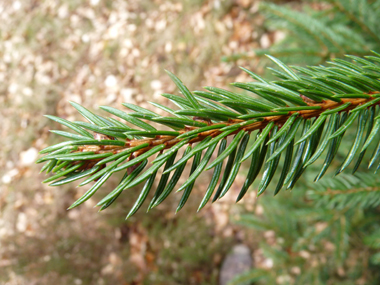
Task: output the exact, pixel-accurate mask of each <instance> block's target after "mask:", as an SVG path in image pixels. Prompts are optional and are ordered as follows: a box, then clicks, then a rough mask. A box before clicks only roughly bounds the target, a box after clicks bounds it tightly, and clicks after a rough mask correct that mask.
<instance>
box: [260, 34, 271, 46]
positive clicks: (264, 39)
mask: <svg viewBox="0 0 380 285" xmlns="http://www.w3.org/2000/svg"><path fill="white" fill-rule="evenodd" d="M260 45H261V48H264V49H265V48H269V47H270V45H271V43H270V39H269V36H268V34H264V35H262V37H261V39H260Z"/></svg>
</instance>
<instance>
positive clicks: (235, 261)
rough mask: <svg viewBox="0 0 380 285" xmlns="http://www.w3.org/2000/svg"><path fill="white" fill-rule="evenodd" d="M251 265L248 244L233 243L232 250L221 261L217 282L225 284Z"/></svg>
mask: <svg viewBox="0 0 380 285" xmlns="http://www.w3.org/2000/svg"><path fill="white" fill-rule="evenodd" d="M251 267H252V257H251V251H250V249H249V248H248V246H246V245H244V244H238V245H235V246H234V247H233V248H232V252H231V253H230V254H228V255H227V257H226V258H225V260H224V261H223V264H222V268H221V270H220V278H219V284H220V285H227V284H228V283H229V282H230V281H231V280H232V279H233V278H234V277H236V276H238V275H240V274H242V273H244V272H246V271H248V270H249V269H251ZM243 284H245V283H243Z"/></svg>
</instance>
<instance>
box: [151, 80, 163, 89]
mask: <svg viewBox="0 0 380 285" xmlns="http://www.w3.org/2000/svg"><path fill="white" fill-rule="evenodd" d="M150 87H151V88H152V89H153V90H160V89H161V88H162V83H161V81H160V80H153V81H152V82H150Z"/></svg>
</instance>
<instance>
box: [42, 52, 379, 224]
mask: <svg viewBox="0 0 380 285" xmlns="http://www.w3.org/2000/svg"><path fill="white" fill-rule="evenodd" d="M348 57H349V58H350V59H353V60H354V62H355V63H352V62H351V61H343V60H334V61H332V62H330V67H325V66H316V67H309V68H300V67H294V68H293V69H292V68H290V67H288V66H287V65H285V64H284V63H282V62H281V61H279V60H278V59H276V58H273V57H270V58H271V60H272V61H274V62H275V63H276V64H277V65H278V66H279V67H280V70H279V71H276V75H278V76H279V77H280V80H277V81H272V82H269V81H266V80H264V79H262V78H260V77H259V76H258V75H255V74H253V73H252V72H249V74H250V75H251V76H252V77H253V78H254V79H256V80H258V81H253V82H245V83H233V85H234V86H237V87H239V88H241V89H244V90H247V91H249V92H250V93H255V94H256V95H257V96H258V97H261V98H260V99H256V98H254V97H252V96H251V95H250V94H248V93H240V94H237V93H233V92H230V91H227V90H223V89H219V88H213V87H206V90H208V91H194V92H190V91H189V90H188V89H187V88H186V87H185V85H184V84H183V83H182V82H181V81H180V80H179V79H178V78H177V77H176V76H174V75H173V74H171V73H169V75H170V77H171V78H172V79H173V80H174V82H175V84H176V85H177V86H178V88H179V89H180V90H181V92H182V94H183V95H184V96H178V95H170V94H169V95H170V96H169V95H168V94H164V96H165V97H167V98H168V99H169V100H170V101H172V102H174V103H175V104H176V105H177V106H179V108H180V110H173V109H169V108H168V107H165V110H166V111H169V113H170V114H171V115H172V116H159V115H158V114H156V113H155V112H152V111H150V110H147V109H144V108H141V107H139V106H135V105H132V104H123V105H124V106H125V107H127V108H129V109H131V110H132V111H133V112H130V113H126V112H124V111H121V110H118V109H115V108H112V107H108V106H101V107H100V108H101V109H102V110H104V111H106V112H108V113H110V114H112V115H114V116H116V117H118V118H120V119H123V120H124V121H126V122H127V123H128V125H127V124H125V123H121V122H119V121H118V120H115V119H113V118H109V117H103V116H100V115H97V114H94V113H92V112H90V111H89V110H87V109H86V108H84V107H82V106H80V105H79V104H76V103H72V105H73V106H74V108H76V109H77V110H78V111H79V113H80V114H81V115H83V116H84V117H85V118H86V119H87V120H88V121H89V123H87V122H79V121H78V122H68V121H66V120H63V119H60V118H57V117H54V116H48V117H49V118H50V119H52V120H55V121H57V122H59V123H61V124H63V125H65V126H66V127H68V128H71V129H72V130H73V131H75V132H77V133H78V134H79V135H77V134H72V133H68V132H61V131H55V132H54V133H56V134H58V135H62V136H64V137H69V138H70V139H71V140H70V141H66V142H63V143H59V144H57V145H53V146H49V147H47V148H45V149H44V150H42V151H41V153H47V155H46V156H44V157H42V158H40V159H39V160H38V161H37V162H45V163H46V164H45V166H44V167H43V170H44V171H46V172H47V173H49V172H53V173H55V174H54V175H53V176H52V177H50V178H48V179H46V180H45V181H44V182H45V183H47V182H52V183H51V184H50V185H52V186H57V185H62V184H65V183H70V182H72V181H74V180H77V179H81V178H84V177H87V179H86V180H85V181H83V182H82V183H81V184H80V186H82V185H85V184H87V183H90V182H91V181H96V183H95V184H94V185H93V186H92V187H91V188H90V189H89V190H88V191H87V192H86V193H85V194H84V196H83V197H81V198H80V199H79V200H78V201H76V202H75V203H74V204H73V205H72V206H71V207H70V208H73V207H76V206H78V205H80V204H82V203H83V202H85V201H86V200H87V199H89V198H90V197H91V196H92V195H93V194H94V193H95V192H96V191H97V190H98V189H99V188H100V187H101V186H102V185H103V184H104V183H105V182H106V181H107V180H108V179H109V178H110V177H111V176H112V175H113V174H114V173H116V172H120V171H123V172H124V176H123V178H122V179H121V181H120V182H119V185H118V186H117V187H116V188H115V189H114V190H113V191H111V192H110V193H109V194H108V195H107V196H106V197H104V198H103V199H102V200H101V201H100V202H99V203H98V204H97V206H99V207H100V210H104V209H105V208H107V207H109V206H110V205H111V204H112V203H113V202H114V201H115V200H116V199H117V198H118V197H119V196H120V194H121V193H122V192H123V191H124V190H126V189H130V188H132V187H134V186H136V185H138V184H140V183H143V182H144V181H145V186H144V187H143V190H142V192H141V194H140V197H139V198H138V200H137V201H136V204H135V205H134V206H133V208H132V210H131V211H130V213H129V214H128V217H129V216H131V215H132V214H134V213H135V212H136V211H137V209H138V208H140V207H141V205H142V203H143V202H144V201H145V199H146V198H147V196H148V194H149V192H150V190H151V189H152V188H153V187H152V186H153V180H154V177H155V176H156V174H157V173H158V171H159V170H160V169H163V174H162V175H161V177H160V180H159V183H158V186H157V188H156V192H155V194H154V197H153V200H151V202H150V205H149V207H148V208H149V209H151V208H153V207H155V206H157V205H158V204H160V203H161V202H162V201H163V200H165V198H166V197H167V196H168V195H169V194H170V193H171V192H172V190H173V188H174V186H175V185H176V184H177V182H178V180H179V178H180V177H181V175H182V172H183V168H184V167H185V165H186V164H187V163H188V162H189V161H190V160H192V166H191V171H190V176H189V178H188V179H187V181H185V182H184V183H183V185H182V186H181V187H180V188H179V189H178V190H177V191H182V192H183V194H182V198H181V200H180V202H179V206H178V208H177V211H179V210H180V209H181V208H182V207H183V206H184V205H185V203H186V201H187V199H188V198H189V196H190V194H191V192H192V189H193V186H194V183H195V181H196V179H197V178H198V177H199V175H200V174H201V173H202V172H204V171H207V170H211V169H213V168H215V170H214V173H213V176H212V178H211V183H210V185H209V187H208V190H207V192H206V195H205V198H204V200H203V201H202V203H201V206H200V208H202V207H203V206H204V204H205V203H207V201H208V200H209V198H210V197H211V195H212V194H213V191H214V189H215V188H216V185H217V182H218V179H219V176H220V175H221V174H222V173H223V175H222V177H221V180H220V183H219V186H218V188H217V190H216V192H215V194H214V198H213V201H216V200H217V199H220V198H222V197H223V196H224V195H225V194H226V193H227V192H228V191H229V189H230V188H231V186H232V184H233V182H234V180H235V178H236V176H237V173H238V172H239V169H240V167H241V164H242V162H243V161H245V160H247V159H248V158H251V161H250V170H249V174H248V176H247V178H246V180H245V183H244V185H243V187H242V189H241V191H240V194H239V195H238V197H237V201H239V200H240V199H241V198H242V197H243V196H244V195H245V193H246V192H247V190H248V188H249V187H250V186H251V185H252V183H253V182H254V180H255V178H256V177H258V174H259V173H260V170H261V168H263V175H262V179H261V182H260V183H259V188H258V195H261V194H262V193H264V192H265V190H266V189H267V188H268V186H269V185H270V183H271V181H272V180H273V178H274V177H275V173H276V171H277V169H278V168H281V166H282V171H281V174H280V179H279V180H278V181H277V186H276V189H275V192H274V194H277V193H278V192H279V191H280V190H281V189H282V188H285V189H292V188H293V187H294V185H295V184H296V182H297V181H298V180H299V179H300V177H301V176H302V175H303V173H304V172H305V170H306V168H307V167H309V166H310V165H313V164H314V162H315V161H317V160H318V159H319V157H321V156H322V157H323V156H325V159H324V163H323V165H322V168H321V169H320V171H319V174H318V175H317V176H316V177H315V181H318V180H320V179H321V178H322V176H323V175H324V174H325V173H326V171H327V169H328V168H329V166H330V165H332V162H333V159H334V158H335V157H336V156H337V154H339V156H340V152H339V150H340V148H339V147H340V145H341V143H342V141H343V136H344V135H345V133H346V131H347V130H351V129H356V135H355V136H354V137H353V138H352V140H350V142H351V145H350V146H349V147H345V148H342V149H345V150H346V151H345V153H344V156H343V157H340V160H341V161H342V164H341V166H340V167H339V168H338V169H337V171H336V175H337V174H339V173H341V172H342V171H344V170H345V169H347V168H348V166H349V165H350V164H352V163H353V162H354V161H356V162H355V167H354V172H355V171H356V170H357V169H358V168H359V167H360V165H361V164H362V162H364V161H367V162H368V161H369V167H373V166H375V168H376V171H377V170H378V169H379V168H380V163H379V162H378V158H379V156H380V144H379V143H378V133H379V130H380V124H379V120H380V116H378V115H379V114H378V113H379V111H378V108H377V105H378V104H379V102H380V98H379V97H380V95H379V90H380V83H379V78H380V66H379V65H378V63H379V62H380V57H379V55H378V54H377V53H375V52H374V55H373V56H367V57H362V58H361V57H355V56H348ZM301 94H302V95H301ZM151 122H152V123H153V122H154V123H157V124H158V125H162V126H163V127H166V128H170V129H172V130H167V129H162V130H161V129H159V130H157V129H156V128H155V127H153V126H152V125H151ZM356 122H357V124H356ZM89 131H92V132H93V133H94V134H93V135H92V134H91V133H90V132H89ZM228 136H233V139H232V141H231V142H230V144H228V146H226V145H225V144H226V139H227V137H228ZM250 138H252V140H251V142H249V141H250ZM186 144H187V145H188V147H187V150H186V152H185V154H184V155H183V156H182V158H180V159H178V160H177V161H175V157H176V155H177V151H179V150H180V149H181V148H182V147H184V146H185V145H186ZM218 144H220V146H219V154H218V157H217V158H216V159H215V160H214V161H212V162H210V161H211V158H212V154H213V153H214V150H215V149H216V147H217V145H218ZM376 144H377V146H375V145H376ZM368 149H373V153H372V155H371V156H370V157H368V155H367V156H365V155H366V152H367V150H368ZM203 151H205V154H204V155H202V152H203ZM283 154H284V155H285V159H281V157H282V156H283ZM151 158H152V159H153V158H154V159H153V160H152V161H151V162H150V163H149V162H148V160H149V159H151ZM224 161H227V162H226V166H225V168H224V171H221V167H222V164H223V162H224ZM209 162H210V164H208V163H209ZM106 163H110V164H109V165H106ZM148 165H149V166H150V167H149V168H148V169H145V167H146V166H148ZM207 165H208V166H207ZM173 171H174V174H173V175H172V176H171V178H170V174H171V172H173ZM53 181H54V182H53Z"/></svg>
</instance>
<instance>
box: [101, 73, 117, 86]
mask: <svg viewBox="0 0 380 285" xmlns="http://www.w3.org/2000/svg"><path fill="white" fill-rule="evenodd" d="M104 84H105V85H106V86H107V87H114V86H116V84H117V79H116V77H115V76H114V75H112V74H111V75H108V76H107V78H106V80H105V81H104Z"/></svg>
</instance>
